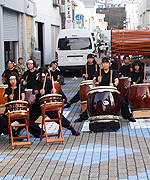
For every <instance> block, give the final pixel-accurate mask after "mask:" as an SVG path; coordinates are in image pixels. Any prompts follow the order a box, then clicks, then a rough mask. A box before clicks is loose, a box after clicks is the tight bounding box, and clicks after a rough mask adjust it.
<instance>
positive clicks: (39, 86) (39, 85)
mask: <svg viewBox="0 0 150 180" xmlns="http://www.w3.org/2000/svg"><path fill="white" fill-rule="evenodd" d="M38 72H39V76H38V80H36V81H34V83H33V93H34V94H35V95H36V100H35V103H34V104H33V105H32V108H31V110H30V118H31V119H33V120H34V121H36V120H37V119H38V117H39V116H40V115H41V114H42V111H41V107H40V101H39V98H40V97H41V96H43V95H46V94H51V93H55V92H56V89H54V88H53V89H52V81H51V80H50V79H49V78H47V79H46V82H45V88H44V90H43V83H44V80H45V75H46V73H48V71H47V69H46V68H44V67H43V68H40V69H39V70H38ZM46 115H47V116H48V117H49V118H52V119H55V118H57V117H58V113H57V111H48V112H46ZM62 126H63V127H65V128H67V129H69V130H70V131H71V132H72V134H73V135H75V136H78V135H80V133H79V132H77V131H76V130H75V129H74V128H73V127H72V125H71V123H70V122H69V121H68V120H67V119H66V118H65V117H64V116H63V118H62Z"/></svg>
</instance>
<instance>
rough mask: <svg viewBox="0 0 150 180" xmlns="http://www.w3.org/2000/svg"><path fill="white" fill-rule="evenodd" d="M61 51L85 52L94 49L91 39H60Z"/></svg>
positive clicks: (59, 47)
mask: <svg viewBox="0 0 150 180" xmlns="http://www.w3.org/2000/svg"><path fill="white" fill-rule="evenodd" d="M58 49H59V50H85V49H92V43H91V39H90V38H67V41H66V39H65V38H60V39H59V41H58Z"/></svg>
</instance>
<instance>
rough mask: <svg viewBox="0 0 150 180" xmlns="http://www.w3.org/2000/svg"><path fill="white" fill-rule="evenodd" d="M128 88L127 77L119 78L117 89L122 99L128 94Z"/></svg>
mask: <svg viewBox="0 0 150 180" xmlns="http://www.w3.org/2000/svg"><path fill="white" fill-rule="evenodd" d="M129 88H130V83H129V81H128V77H121V78H119V85H118V88H117V89H118V91H119V92H120V95H121V96H122V97H124V96H125V95H126V94H127V93H128V91H129Z"/></svg>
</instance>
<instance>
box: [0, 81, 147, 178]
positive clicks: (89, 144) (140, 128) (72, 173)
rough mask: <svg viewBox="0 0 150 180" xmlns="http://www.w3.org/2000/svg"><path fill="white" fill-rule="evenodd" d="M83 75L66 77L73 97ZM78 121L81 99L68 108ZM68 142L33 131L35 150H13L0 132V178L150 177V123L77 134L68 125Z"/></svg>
mask: <svg viewBox="0 0 150 180" xmlns="http://www.w3.org/2000/svg"><path fill="white" fill-rule="evenodd" d="M81 81H82V79H81V78H78V79H77V80H72V78H65V85H63V86H62V89H63V91H64V93H65V94H66V96H67V98H68V100H69V99H70V98H72V97H73V96H74V95H75V93H76V92H77V91H78V89H79V86H80V82H81ZM65 111H70V113H69V116H68V119H69V120H70V121H72V125H73V126H74V127H75V129H76V130H79V131H81V129H82V126H83V123H76V124H75V123H74V122H73V121H74V120H75V119H76V118H77V117H78V115H79V114H80V113H81V109H80V104H79V102H78V103H76V104H74V105H72V106H71V108H68V109H65ZM63 131H64V137H65V143H64V145H63V144H62V143H59V142H58V143H57V142H55V143H50V145H49V146H47V145H46V143H45V139H43V141H42V142H40V140H39V138H34V137H33V136H31V135H30V140H31V142H32V144H31V148H28V147H27V146H17V147H15V149H14V150H12V149H11V144H9V142H8V136H5V135H3V136H0V142H1V143H0V180H2V179H3V180H11V179H13V180H22V179H23V180H29V179H32V180H40V179H43V180H48V179H51V180H57V179H60V180H78V179H79V180H88V179H89V180H97V179H99V180H107V179H108V180H147V179H150V126H148V122H145V121H144V122H143V123H140V122H136V123H129V122H128V121H127V120H123V119H122V120H121V128H120V129H119V130H118V131H117V132H113V131H112V132H108V131H105V132H99V133H90V132H81V135H80V136H78V137H75V136H72V135H71V132H70V131H69V130H66V129H63Z"/></svg>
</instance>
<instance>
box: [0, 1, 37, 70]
mask: <svg viewBox="0 0 150 180" xmlns="http://www.w3.org/2000/svg"><path fill="white" fill-rule="evenodd" d="M35 16H36V4H35V2H33V1H31V0H7V1H5V0H0V62H1V66H0V72H1V73H2V72H3V71H4V69H5V68H6V61H7V60H9V59H14V60H15V62H16V63H17V59H18V57H20V56H21V57H23V58H24V60H26V59H28V58H31V56H32V47H31V46H32V40H33V39H32V38H33V34H34V32H33V26H34V23H33V18H34V17H35Z"/></svg>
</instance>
